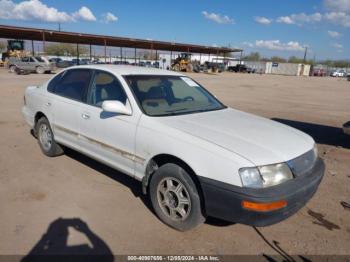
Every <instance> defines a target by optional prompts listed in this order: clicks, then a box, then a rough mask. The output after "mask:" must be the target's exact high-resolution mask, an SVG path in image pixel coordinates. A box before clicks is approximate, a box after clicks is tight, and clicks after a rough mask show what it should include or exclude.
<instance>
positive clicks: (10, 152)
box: [0, 69, 350, 256]
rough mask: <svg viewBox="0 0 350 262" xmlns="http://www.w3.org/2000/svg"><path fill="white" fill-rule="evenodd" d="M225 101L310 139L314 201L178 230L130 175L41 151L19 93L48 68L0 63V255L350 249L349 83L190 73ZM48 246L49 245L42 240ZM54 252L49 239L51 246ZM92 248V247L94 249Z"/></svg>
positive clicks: (315, 252) (72, 155) (76, 157)
mask: <svg viewBox="0 0 350 262" xmlns="http://www.w3.org/2000/svg"><path fill="white" fill-rule="evenodd" d="M190 75H191V76H192V77H193V78H194V79H196V80H197V81H198V82H200V83H201V84H203V85H204V86H206V87H207V88H208V89H209V90H210V91H211V92H212V93H214V94H215V95H216V96H217V97H218V98H219V99H221V100H222V101H223V102H224V103H225V104H226V105H229V106H231V107H234V108H237V109H240V110H243V111H247V112H251V113H254V114H257V115H261V116H264V117H268V118H273V119H276V120H277V121H280V122H283V123H286V124H288V125H291V126H293V127H296V128H298V129H301V130H303V131H305V132H307V133H309V134H310V135H311V136H313V137H314V139H315V140H316V142H317V143H318V146H319V152H320V155H321V157H322V158H323V159H324V160H325V163H326V168H327V170H326V174H325V177H324V179H323V181H322V183H321V185H320V187H319V190H318V192H317V193H316V195H315V196H314V197H313V199H312V200H311V201H310V202H309V203H308V204H307V205H306V206H305V207H304V208H303V209H302V210H300V211H299V212H298V213H297V214H296V215H294V216H292V217H291V218H289V219H287V220H286V221H283V222H281V223H279V224H276V225H273V226H269V227H265V228H258V229H255V228H252V227H249V226H245V225H240V224H230V223H226V222H224V221H219V220H215V219H209V220H208V221H207V223H206V224H204V225H201V226H199V227H198V228H196V229H195V230H193V231H190V232H185V233H180V232H177V231H175V230H173V229H171V228H169V227H167V226H165V225H164V224H162V223H161V222H160V221H159V220H158V219H157V217H156V216H155V215H154V214H153V212H152V210H151V208H150V205H149V202H148V200H147V198H145V197H143V196H142V194H141V190H140V188H141V187H140V184H139V182H137V181H134V180H133V179H131V178H129V177H127V176H125V175H124V174H121V173H119V172H117V171H114V170H112V169H110V168H108V167H106V166H104V165H101V164H99V163H97V162H95V161H93V160H91V159H89V158H87V157H85V156H82V155H81V154H79V153H76V152H73V151H68V152H67V154H66V155H63V156H61V157H58V158H47V157H45V156H44V155H43V154H42V153H41V152H40V149H39V146H38V145H37V141H36V140H35V139H34V138H33V136H32V135H31V134H30V130H29V128H28V127H27V126H26V125H25V123H24V120H23V119H22V116H21V111H20V110H21V106H22V104H23V91H24V89H25V87H26V86H28V85H33V84H40V83H42V82H43V81H45V80H47V79H48V78H49V77H51V76H52V75H36V74H31V75H22V76H17V75H14V74H9V73H8V72H7V71H6V70H3V69H2V70H0V80H1V81H0V145H1V147H0V148H1V153H0V185H1V187H0V207H1V219H0V254H20V255H26V254H28V253H29V252H30V251H31V250H32V249H33V248H34V250H44V249H45V248H44V247H43V246H45V245H43V243H45V241H47V240H50V241H51V242H54V243H63V244H62V245H65V246H66V249H65V250H66V252H78V251H79V250H85V249H84V248H86V249H89V248H91V247H94V248H96V249H97V250H98V251H100V252H111V253H113V254H177V255H179V254H265V255H266V254H268V255H276V254H277V255H278V254H279V255H281V254H284V256H286V254H291V255H296V254H302V255H306V256H307V255H309V256H310V255H325V254H328V255H333V254H343V255H346V254H347V255H350V249H349V243H350V210H346V209H344V208H343V207H342V206H341V204H340V202H341V201H347V202H350V187H349V183H350V136H345V135H343V134H342V132H341V126H342V124H343V123H344V122H346V121H349V120H350V103H349V101H350V100H349V98H350V82H347V81H345V80H344V79H331V78H309V77H290V76H273V75H248V74H234V73H223V74H220V75H208V74H190ZM49 247H50V245H49ZM51 248H52V249H53V252H54V250H55V249H54V248H55V246H54V245H52V247H51ZM98 251H97V252H98Z"/></svg>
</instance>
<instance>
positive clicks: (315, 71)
mask: <svg viewBox="0 0 350 262" xmlns="http://www.w3.org/2000/svg"><path fill="white" fill-rule="evenodd" d="M312 75H313V76H326V75H327V72H326V70H324V69H323V68H314V69H313V71H312Z"/></svg>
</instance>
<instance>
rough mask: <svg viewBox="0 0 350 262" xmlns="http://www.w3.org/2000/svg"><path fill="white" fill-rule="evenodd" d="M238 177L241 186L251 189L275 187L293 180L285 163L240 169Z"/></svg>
mask: <svg viewBox="0 0 350 262" xmlns="http://www.w3.org/2000/svg"><path fill="white" fill-rule="evenodd" d="M239 175H240V176H241V180H242V184H243V186H245V187H252V188H264V187H270V186H275V185H278V184H281V183H283V182H285V181H287V180H290V179H292V178H293V174H292V171H291V170H290V168H289V167H288V165H287V164H285V163H280V164H275V165H267V166H260V167H249V168H241V169H240V170H239Z"/></svg>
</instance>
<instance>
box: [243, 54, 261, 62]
mask: <svg viewBox="0 0 350 262" xmlns="http://www.w3.org/2000/svg"><path fill="white" fill-rule="evenodd" d="M260 59H261V56H260V54H259V52H251V53H250V54H249V55H247V56H244V57H243V58H242V60H244V61H260Z"/></svg>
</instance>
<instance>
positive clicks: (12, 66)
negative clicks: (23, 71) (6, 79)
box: [9, 65, 17, 73]
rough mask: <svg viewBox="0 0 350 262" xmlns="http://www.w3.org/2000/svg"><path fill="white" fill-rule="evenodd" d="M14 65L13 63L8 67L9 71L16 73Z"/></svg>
mask: <svg viewBox="0 0 350 262" xmlns="http://www.w3.org/2000/svg"><path fill="white" fill-rule="evenodd" d="M16 68H17V67H16V66H15V65H11V66H10V67H9V69H10V73H16Z"/></svg>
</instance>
